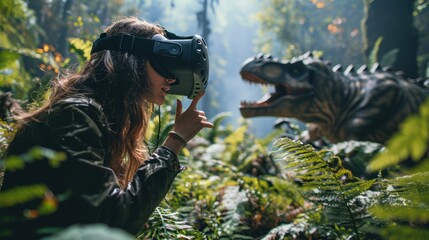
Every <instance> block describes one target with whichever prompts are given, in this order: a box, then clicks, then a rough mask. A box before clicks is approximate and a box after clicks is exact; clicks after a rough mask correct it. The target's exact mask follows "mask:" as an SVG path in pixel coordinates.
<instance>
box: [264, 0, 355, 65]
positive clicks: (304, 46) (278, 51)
mask: <svg viewBox="0 0 429 240" xmlns="http://www.w3.org/2000/svg"><path fill="white" fill-rule="evenodd" d="M362 17H363V1H341V0H328V1H325V0H324V1H316V0H305V1H300V0H289V1H283V0H269V1H264V2H263V3H262V7H261V11H260V14H259V15H258V20H259V22H260V23H261V28H260V29H261V30H260V33H259V35H260V38H259V39H258V44H259V46H260V47H259V48H258V49H261V51H263V52H271V53H272V54H273V55H274V56H278V57H284V58H288V59H289V58H292V57H295V56H297V55H299V54H303V53H305V52H307V51H312V50H320V51H322V52H323V53H324V57H325V58H327V59H329V60H330V61H331V62H333V63H343V64H354V65H358V64H362V62H361V61H360V59H362V56H361V46H362V33H361V30H360V22H361V20H362Z"/></svg>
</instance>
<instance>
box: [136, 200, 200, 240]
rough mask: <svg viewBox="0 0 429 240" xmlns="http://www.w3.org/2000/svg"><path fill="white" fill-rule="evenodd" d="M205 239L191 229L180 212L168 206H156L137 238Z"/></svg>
mask: <svg viewBox="0 0 429 240" xmlns="http://www.w3.org/2000/svg"><path fill="white" fill-rule="evenodd" d="M154 238H155V239H195V240H199V239H205V237H204V235H203V234H201V233H200V232H198V231H196V230H194V229H193V227H192V226H190V225H189V224H188V223H187V221H185V220H183V219H182V217H181V216H180V213H178V212H175V211H172V210H171V209H169V208H161V207H157V208H156V209H155V211H154V213H153V214H152V215H151V217H150V219H149V222H148V224H147V226H146V227H145V229H144V230H143V232H142V233H141V234H140V235H139V236H138V238H137V239H154Z"/></svg>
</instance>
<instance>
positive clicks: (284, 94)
mask: <svg viewBox="0 0 429 240" xmlns="http://www.w3.org/2000/svg"><path fill="white" fill-rule="evenodd" d="M241 77H242V78H243V79H244V80H245V81H247V82H250V83H256V84H261V85H271V86H274V90H275V91H274V92H270V93H266V94H265V95H264V96H263V97H262V98H260V99H259V100H257V101H242V102H241V106H240V107H241V108H255V107H256V108H258V107H266V106H270V105H272V104H274V103H275V102H277V101H278V100H280V99H283V98H289V99H296V98H300V97H303V96H308V95H310V94H312V89H308V88H294V87H291V86H290V85H287V84H272V83H269V82H267V81H264V80H262V79H261V78H259V77H257V76H255V75H254V74H250V73H242V74H241Z"/></svg>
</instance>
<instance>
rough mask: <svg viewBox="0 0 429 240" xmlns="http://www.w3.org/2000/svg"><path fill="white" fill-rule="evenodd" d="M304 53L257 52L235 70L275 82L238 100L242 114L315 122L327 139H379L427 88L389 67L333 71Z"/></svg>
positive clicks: (391, 130)
mask: <svg viewBox="0 0 429 240" xmlns="http://www.w3.org/2000/svg"><path fill="white" fill-rule="evenodd" d="M339 69H340V68H339V67H334V68H331V67H330V66H329V64H327V63H326V62H324V61H322V60H320V59H318V58H314V57H312V56H311V54H305V55H303V56H300V57H298V58H294V59H292V60H291V61H280V60H278V59H276V58H273V57H272V56H270V55H261V54H259V55H257V56H256V57H253V58H249V59H247V60H245V61H244V62H243V66H242V68H241V71H240V74H241V76H242V78H243V79H244V80H246V81H249V82H251V83H257V84H269V85H274V86H275V92H274V93H267V94H266V95H265V96H264V97H262V99H260V100H259V101H256V102H242V103H241V106H240V111H241V115H242V116H243V117H244V118H252V117H258V116H277V117H287V118H295V119H298V120H300V121H302V122H304V123H312V124H316V125H317V126H318V128H319V130H320V131H321V134H322V135H323V136H324V137H326V138H327V139H328V140H329V141H331V142H332V143H336V142H341V141H347V140H358V141H371V142H378V143H385V142H386V140H388V139H389V138H390V137H391V136H392V134H394V133H395V132H396V131H397V130H398V126H399V124H400V123H401V122H402V121H403V120H404V119H405V118H406V117H407V116H408V115H410V114H411V113H414V112H417V111H418V108H419V105H420V104H421V103H422V102H423V101H424V100H425V99H426V98H427V97H428V96H429V90H428V89H425V88H423V87H420V86H417V85H416V84H413V83H411V82H409V81H407V80H405V79H404V78H402V77H400V76H397V75H395V74H394V73H392V72H388V71H382V70H380V69H378V68H375V69H372V70H371V71H368V70H367V69H366V68H362V69H360V71H359V70H358V71H357V73H353V72H349V71H348V70H346V71H345V72H342V71H339Z"/></svg>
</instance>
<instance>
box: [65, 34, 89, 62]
mask: <svg viewBox="0 0 429 240" xmlns="http://www.w3.org/2000/svg"><path fill="white" fill-rule="evenodd" d="M69 42H70V47H69V48H70V52H71V53H74V54H76V56H77V59H78V60H79V63H80V65H81V64H83V63H84V62H86V61H88V60H89V59H90V57H91V48H92V41H89V40H86V41H85V40H83V39H80V38H70V39H69Z"/></svg>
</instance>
